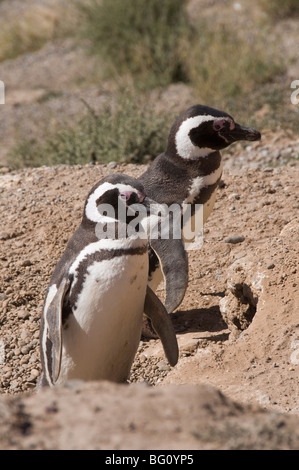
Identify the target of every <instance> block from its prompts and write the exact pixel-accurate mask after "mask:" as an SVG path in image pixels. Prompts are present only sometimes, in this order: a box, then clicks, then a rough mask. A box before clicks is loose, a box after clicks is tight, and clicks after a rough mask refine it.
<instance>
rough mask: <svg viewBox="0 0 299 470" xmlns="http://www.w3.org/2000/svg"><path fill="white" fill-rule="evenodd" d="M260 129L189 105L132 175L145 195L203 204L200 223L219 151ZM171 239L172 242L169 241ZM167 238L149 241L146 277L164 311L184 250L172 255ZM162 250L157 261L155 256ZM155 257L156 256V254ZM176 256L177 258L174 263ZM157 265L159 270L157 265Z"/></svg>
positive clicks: (216, 176)
mask: <svg viewBox="0 0 299 470" xmlns="http://www.w3.org/2000/svg"><path fill="white" fill-rule="evenodd" d="M260 138H261V134H260V133H259V132H258V131H256V130H255V129H252V128H250V127H244V126H241V125H239V124H237V123H236V122H235V121H234V119H233V118H232V116H230V115H229V114H227V113H225V112H224V111H219V110H217V109H213V108H210V107H208V106H202V105H195V106H192V107H190V108H189V109H187V110H186V111H185V112H184V113H182V114H181V115H180V116H179V117H178V119H177V120H176V121H175V123H174V124H173V126H172V128H171V130H170V133H169V137H168V145H167V149H166V151H165V152H164V153H162V154H161V155H159V156H158V157H157V158H156V159H155V160H154V161H153V163H152V164H151V165H150V166H149V168H148V169H147V170H146V171H145V173H143V174H142V175H141V176H140V177H139V178H138V180H139V181H140V182H141V183H142V184H143V186H144V188H145V190H146V192H147V194H148V196H149V197H151V198H153V199H154V200H155V201H157V202H158V203H165V204H168V205H171V204H173V203H179V204H181V205H183V204H184V203H189V204H192V205H193V207H194V204H203V222H204V223H205V222H206V220H207V218H208V217H209V215H210V213H211V211H212V209H213V207H214V203H215V198H216V190H217V187H218V185H219V181H220V178H221V174H222V160H221V154H220V152H219V150H221V149H224V148H226V147H228V146H229V145H230V144H232V143H233V142H236V141H238V140H249V141H253V140H259V139H260ZM171 243H173V241H171ZM171 243H168V240H155V241H151V245H152V247H154V248H155V252H154V251H153V250H152V249H150V252H149V257H150V271H149V280H150V284H149V285H150V286H151V287H152V289H153V290H155V289H156V287H157V286H158V284H159V283H160V281H161V280H162V279H163V275H162V271H163V274H164V280H165V284H166V285H165V291H166V297H165V306H166V309H167V311H168V312H169V313H170V312H172V311H173V310H175V309H176V308H177V307H178V306H179V304H180V303H181V302H182V300H183V297H184V294H185V290H186V288H187V282H188V262H187V255H186V253H184V255H183V257H182V258H181V259H180V257H181V251H182V250H181V248H180V254H177V253H176V252H175V251H174V250H173V247H172V246H171ZM156 253H158V255H159V257H160V254H161V253H162V254H163V262H161V259H159V258H158V257H157V255H156ZM160 258H161V257H160ZM178 260H179V262H178ZM161 268H162V270H161Z"/></svg>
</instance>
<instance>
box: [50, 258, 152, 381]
mask: <svg viewBox="0 0 299 470" xmlns="http://www.w3.org/2000/svg"><path fill="white" fill-rule="evenodd" d="M147 276H148V255H147V252H146V253H145V254H144V255H122V256H116V257H114V258H112V259H109V260H104V261H100V262H94V263H93V264H91V265H90V266H89V267H88V268H87V270H86V273H85V277H84V282H83V284H82V288H81V292H80V294H79V296H78V299H77V303H76V306H75V308H74V309H73V314H71V315H70V316H69V318H68V320H67V323H66V325H65V328H64V329H63V351H62V367H61V374H60V377H59V380H58V383H59V382H60V381H65V379H71V378H77V379H82V380H99V379H104V380H113V381H124V380H126V379H127V377H128V374H129V371H130V368H131V365H132V362H133V360H134V356H135V353H136V350H137V348H138V344H139V341H140V334H141V325H142V314H143V306H144V300H145V295H146V287H147Z"/></svg>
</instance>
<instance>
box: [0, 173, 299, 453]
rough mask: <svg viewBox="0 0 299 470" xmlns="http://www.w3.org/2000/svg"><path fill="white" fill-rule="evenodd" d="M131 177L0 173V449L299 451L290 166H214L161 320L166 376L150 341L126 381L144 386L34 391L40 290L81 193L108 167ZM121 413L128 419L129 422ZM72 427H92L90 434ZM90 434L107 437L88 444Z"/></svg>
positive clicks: (77, 213) (74, 219) (298, 329)
mask: <svg viewBox="0 0 299 470" xmlns="http://www.w3.org/2000/svg"><path fill="white" fill-rule="evenodd" d="M227 166H229V165H227ZM143 171H144V166H133V165H115V164H108V165H95V166H89V165H86V166H84V167H82V166H76V167H71V168H70V167H67V166H59V167H53V168H38V169H28V170H22V171H16V172H9V173H7V174H4V175H2V176H0V194H1V206H0V210H1V220H2V225H1V231H0V246H1V253H0V259H1V273H0V276H1V278H0V282H1V284H0V322H1V336H0V369H1V376H0V387H1V392H2V394H7V395H9V396H2V398H1V400H0V421H1V426H0V428H1V432H2V436H1V440H2V444H0V446H1V447H2V448H10V447H11V448H30V447H33V448H64V447H65V448H80V447H81V448H113V449H117V448H120V449H125V448H128V449H129V448H151V449H153V448H158V449H159V448H163V446H164V448H166V447H167V448H170V449H174V448H177V449H186V448H267V447H268V448H279V447H282V448H293V447H296V445H297V447H298V429H299V421H298V417H297V416H293V417H292V418H291V417H290V416H288V415H290V414H294V415H297V414H299V403H298V396H299V393H298V392H299V383H298V371H299V369H298V368H299V315H298V244H299V242H298V217H297V213H298V207H299V205H298V200H297V196H298V187H297V185H298V168H296V167H292V166H287V167H283V168H277V169H273V168H265V169H261V168H256V169H250V170H247V171H244V170H242V171H241V170H240V171H236V170H235V173H234V172H233V170H230V171H228V170H226V171H225V173H224V175H223V184H222V187H221V188H220V189H219V191H218V199H217V203H216V206H215V209H214V211H213V213H212V214H211V216H210V219H209V221H208V223H207V224H206V226H205V233H204V244H203V247H202V249H201V250H200V251H196V252H195V251H189V260H190V274H189V287H188V290H187V293H186V297H185V299H184V301H183V303H182V305H181V306H180V309H179V310H178V311H176V312H175V313H174V314H173V315H172V317H173V322H174V325H175V329H176V332H177V337H178V342H179V347H180V359H179V362H178V364H177V366H176V367H174V368H170V366H169V365H168V363H167V361H166V360H165V357H164V354H163V350H162V347H161V344H160V342H159V341H155V340H151V341H147V342H141V343H140V348H139V350H138V353H137V355H136V360H135V362H134V366H133V370H132V377H131V382H143V381H146V382H147V383H149V384H152V385H154V387H146V386H143V387H141V385H139V386H137V385H136V384H134V383H132V384H131V385H129V386H124V387H121V386H119V387H118V386H114V385H112V384H91V385H87V386H86V387H85V386H83V388H82V387H81V386H80V387H79V391H78V390H77V388H76V387H75V388H71V389H63V390H59V391H55V392H54V391H51V390H47V391H45V392H43V393H42V394H41V395H38V394H35V387H36V381H37V378H38V376H39V373H40V362H39V340H38V335H39V320H40V314H41V309H42V304H43V300H44V295H45V291H46V287H47V283H48V280H49V277H50V275H51V273H52V271H53V269H54V266H55V264H56V262H57V261H58V259H59V257H60V255H61V253H62V252H63V250H64V248H65V245H66V243H67V241H68V239H69V237H70V236H71V234H72V233H73V231H74V230H75V229H76V227H77V226H78V224H79V223H80V219H81V214H82V208H83V204H84V199H85V197H86V194H87V192H88V191H89V189H90V187H91V186H92V185H93V184H94V183H95V182H96V181H98V180H99V179H100V178H101V177H103V176H105V175H107V174H109V173H111V172H124V173H127V174H130V175H132V176H138V175H139V174H140V173H141V172H143ZM163 293H164V292H163V286H161V287H160V289H159V295H161V297H162V298H163ZM178 384H180V385H182V384H185V385H187V384H188V387H183V388H181V387H178ZM202 384H207V385H209V386H211V385H212V386H215V387H216V388H217V389H218V390H214V389H213V388H212V389H208V390H209V391H208V392H207V389H206V388H205V387H201V386H199V385H202ZM110 387H111V388H110ZM139 387H140V388H139ZM219 391H221V392H222V393H224V394H225V396H226V397H227V398H225V397H224V396H222V395H221V394H220V393H219ZM22 392H28V393H29V396H28V397H26V396H23V393H22ZM11 395H13V396H11ZM207 396H209V397H210V398H209V399H210V400H211V401H209V400H208V404H206V402H205V400H207ZM109 397H110V398H109ZM184 397H186V398H184ZM231 399H233V400H237V402H238V403H239V404H236V403H233V402H232V401H230V400H231ZM78 403H80V407H79V405H78ZM241 403H246V404H251V405H252V406H253V408H247V407H246V406H245V405H244V406H243V405H242V404H241ZM193 406H194V408H192V407H193ZM81 407H82V408H81ZM56 408H57V410H58V411H57V410H56ZM98 408H99V410H100V412H98V411H99V410H98ZM262 408H264V409H265V410H267V412H266V411H262ZM71 409H76V410H77V414H76V416H73V414H72V412H71V411H70V410H71ZM116 409H117V412H116V411H115V410H116ZM128 409H130V410H132V413H133V415H134V416H135V417H136V419H135V418H134V419H132V420H131V421H130V417H131V415H130V413H131V411H130V413H128ZM97 410H98V411H97ZM194 410H195V411H194ZM277 412H283V413H284V414H283V415H280V414H277ZM101 413H102V414H101ZM106 413H107V416H108V415H109V419H108V418H107V419H106V420H105V419H102V417H103V415H104V414H105V416H106ZM100 414H101V417H100ZM97 416H99V418H100V419H99V421H100V424H99V423H98V420H97ZM137 416H139V417H138V419H137ZM217 417H218V418H219V419H218V418H217ZM221 417H223V420H222V418H221ZM27 418H28V419H27ZM162 418H163V420H164V421H163V423H164V424H163V426H162V427H161V426H160V427H159V426H158V425H157V423H158V422H159V423H161V420H162ZM122 420H123V421H122ZM122 422H123V423H124V424H123V425H122V424H121V425H120V423H122ZM26 423H27V424H26ZM76 423H77V424H76ZM130 423H131V424H130ZM203 423H205V424H206V426H207V428H206V429H207V430H206V431H205V425H204V424H203ZM279 423H282V424H279ZM84 426H88V427H89V428H90V427H91V428H92V429H93V433H91V435H90V439H89V438H88V436H87V433H85V432H84V431H82V429H83V428H84ZM98 426H102V427H101V428H100V429H101V432H102V430H104V432H105V433H106V432H107V436H106V437H107V439H106V440H101V439H100V438H99V437H97V436H99V431H98V429H99V428H98ZM105 426H107V429H106V428H105ZM201 426H202V427H201ZM234 426H236V429H237V430H240V432H239V433H238V432H237V431H235V430H234ZM108 428H109V430H108ZM270 428H271V429H272V431H271V432H270ZM53 429H54V431H53ZM55 430H59V433H58V434H59V436H60V437H59V439H58V437H57V436H56V435H55ZM80 430H81V431H80ZM263 430H264V431H263ZM158 431H159V432H158ZM159 433H161V434H159ZM159 436H160V437H161V436H162V437H163V436H164V437H163V438H162V437H161V439H160V440H159ZM243 437H244V439H243Z"/></svg>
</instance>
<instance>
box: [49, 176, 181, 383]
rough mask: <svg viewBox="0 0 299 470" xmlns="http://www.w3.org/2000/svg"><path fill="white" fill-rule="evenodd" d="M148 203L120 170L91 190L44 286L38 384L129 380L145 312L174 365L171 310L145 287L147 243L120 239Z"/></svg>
mask: <svg viewBox="0 0 299 470" xmlns="http://www.w3.org/2000/svg"><path fill="white" fill-rule="evenodd" d="M152 202H153V201H150V200H149V199H148V198H147V197H146V196H145V193H144V189H143V186H142V184H141V183H140V182H138V181H136V180H135V179H133V178H130V177H129V176H126V175H121V174H114V175H110V176H108V177H106V178H104V179H102V180H101V181H100V182H99V183H98V184H96V185H95V186H94V187H93V188H92V190H91V191H90V193H89V195H88V197H87V200H86V202H85V207H84V213H83V218H82V222H81V225H80V227H79V228H78V229H77V230H76V232H75V233H74V235H73V236H72V237H71V239H70V241H69V242H68V244H67V247H66V250H65V252H64V254H63V256H62V258H61V259H60V261H59V262H58V264H57V266H56V269H55V270H54V272H53V275H52V277H51V280H50V284H49V287H48V292H47V296H46V300H45V305H44V310H43V314H42V322H41V338H40V341H41V361H42V368H43V375H42V380H41V384H42V385H50V386H53V385H56V384H57V385H59V384H63V383H65V382H66V381H67V380H69V379H80V380H100V379H104V380H111V381H115V382H124V381H126V380H127V379H128V376H129V373H130V369H131V365H132V363H133V360H134V357H135V354H136V351H137V348H138V344H139V341H140V335H141V326H142V317H143V312H145V313H146V315H148V317H149V318H150V319H151V322H152V324H153V326H154V328H155V330H156V332H157V333H158V335H159V336H160V338H161V340H162V343H163V347H164V350H165V354H166V356H167V359H168V361H169V363H170V365H172V366H174V365H175V364H176V362H177V360H178V346H177V341H176V336H175V333H174V330H173V326H172V324H171V321H170V318H169V315H168V314H167V312H166V310H165V308H164V306H163V304H162V303H161V302H160V301H159V299H158V297H157V296H156V295H155V294H154V293H153V291H152V290H151V289H150V288H149V287H148V286H147V281H148V266H149V263H148V240H147V238H146V237H144V236H143V237H141V236H140V233H137V231H133V232H132V230H131V231H130V233H128V234H127V233H126V234H125V237H124V232H123V230H124V229H125V230H126V229H127V228H128V224H129V223H130V222H132V220H134V217H135V216H136V213H135V212H134V210H135V209H136V207H137V208H143V209H144V208H145V207H146V208H147V214H148V213H149V205H150V206H151V207H150V209H151V211H152V210H153V207H154V206H153V204H151V203H152ZM136 204H137V206H136ZM133 207H134V210H133ZM111 208H112V209H111ZM130 210H131V212H130ZM120 211H121V212H122V214H125V219H124V218H123V217H122V218H120V213H119V212H120ZM145 212H146V211H145ZM130 214H131V215H130ZM137 228H138V229H139V230H140V226H139V227H136V230H137ZM111 229H112V231H111ZM108 234H109V235H108ZM108 236H110V238H107V237H108Z"/></svg>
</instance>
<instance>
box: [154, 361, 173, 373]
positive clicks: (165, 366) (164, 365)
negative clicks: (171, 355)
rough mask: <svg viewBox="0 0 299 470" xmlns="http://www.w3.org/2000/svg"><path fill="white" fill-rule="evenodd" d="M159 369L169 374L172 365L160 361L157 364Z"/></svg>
mask: <svg viewBox="0 0 299 470" xmlns="http://www.w3.org/2000/svg"><path fill="white" fill-rule="evenodd" d="M157 368H158V369H159V370H161V371H166V372H167V371H169V370H170V365H169V364H167V362H165V361H160V362H158V364H157Z"/></svg>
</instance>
